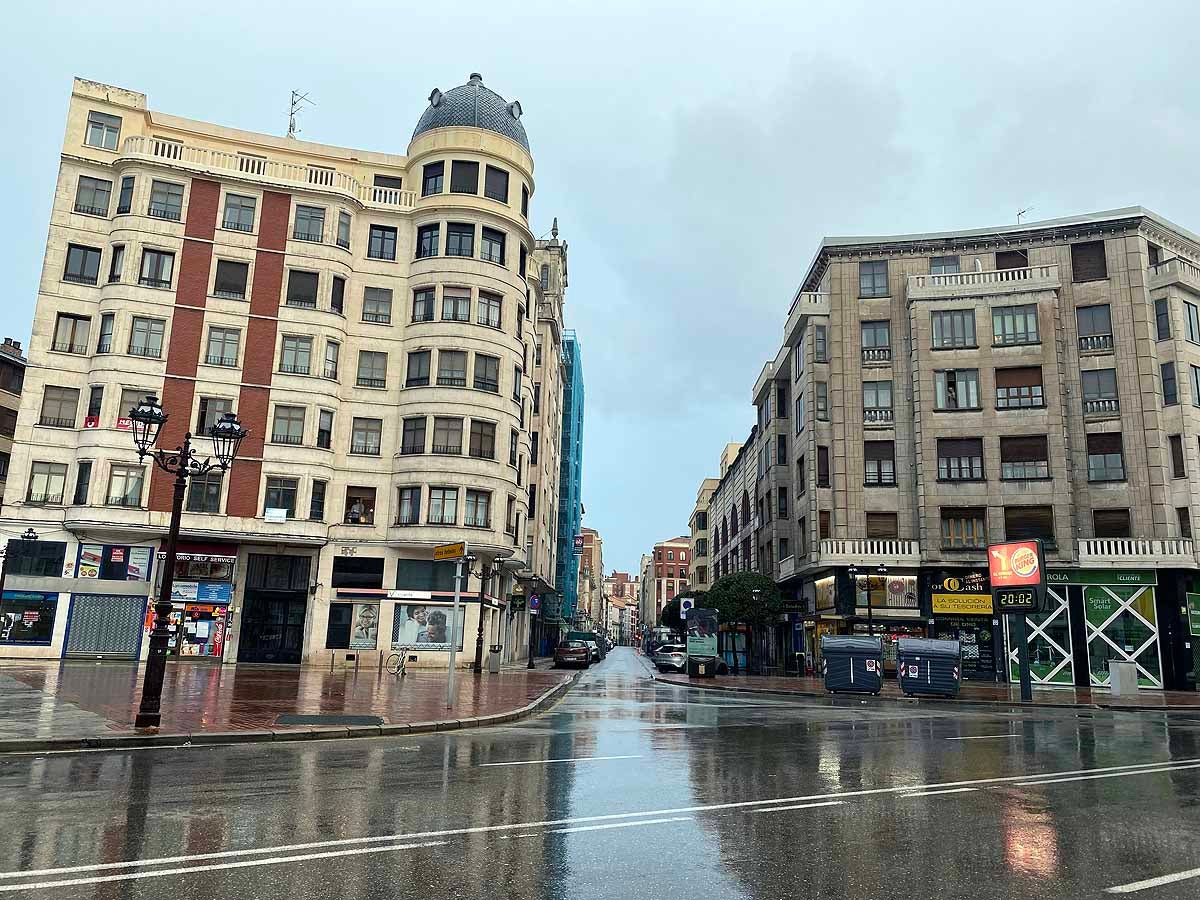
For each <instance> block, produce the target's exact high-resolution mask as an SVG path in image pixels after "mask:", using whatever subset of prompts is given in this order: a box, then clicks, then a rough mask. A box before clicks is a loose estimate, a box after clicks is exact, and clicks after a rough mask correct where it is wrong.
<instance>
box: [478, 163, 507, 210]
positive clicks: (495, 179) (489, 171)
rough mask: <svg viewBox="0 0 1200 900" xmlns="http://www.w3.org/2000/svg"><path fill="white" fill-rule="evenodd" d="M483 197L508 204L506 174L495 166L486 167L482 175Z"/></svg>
mask: <svg viewBox="0 0 1200 900" xmlns="http://www.w3.org/2000/svg"><path fill="white" fill-rule="evenodd" d="M483 196H485V197H491V198H492V199H493V200H499V201H500V202H501V203H507V202H508V173H507V172H505V171H504V170H503V169H497V168H496V167H495V166H488V167H487V168H486V169H485V170H484V173H483Z"/></svg>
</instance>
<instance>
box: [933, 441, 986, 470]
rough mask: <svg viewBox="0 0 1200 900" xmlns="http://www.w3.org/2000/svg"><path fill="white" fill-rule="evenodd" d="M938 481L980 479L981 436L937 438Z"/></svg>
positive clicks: (981, 460)
mask: <svg viewBox="0 0 1200 900" xmlns="http://www.w3.org/2000/svg"><path fill="white" fill-rule="evenodd" d="M937 459H938V480H939V481H982V480H983V438H939V439H938V442H937Z"/></svg>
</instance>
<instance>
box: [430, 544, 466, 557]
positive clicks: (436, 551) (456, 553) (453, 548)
mask: <svg viewBox="0 0 1200 900" xmlns="http://www.w3.org/2000/svg"><path fill="white" fill-rule="evenodd" d="M466 555H467V544H466V542H465V541H459V542H458V543H457V544H442V545H441V546H440V547H434V548H433V558H434V559H435V560H443V559H462V558H463V557H464V556H466Z"/></svg>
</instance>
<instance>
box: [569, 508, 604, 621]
mask: <svg viewBox="0 0 1200 900" xmlns="http://www.w3.org/2000/svg"><path fill="white" fill-rule="evenodd" d="M579 533H580V536H581V537H582V538H583V552H581V553H580V554H579V555H578V556H577V557H575V559H577V560H578V566H579V568H578V571H577V573H576V584H577V593H578V597H579V603H578V606H577V607H576V609H575V617H574V618H575V620H576V621H581V620H585V619H586V620H587V621H589V622H591V623H592V624H593V625H595V626H597V627H600V626H601V624H602V623H603V621H604V539H603V538H602V537H600V533H599V532H598V531H596V529H594V528H582V529H580V532H579Z"/></svg>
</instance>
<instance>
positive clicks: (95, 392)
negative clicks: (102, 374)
mask: <svg viewBox="0 0 1200 900" xmlns="http://www.w3.org/2000/svg"><path fill="white" fill-rule="evenodd" d="M103 407H104V385H102V384H93V385H92V386H91V388H90V390H89V391H88V405H87V417H88V418H89V419H99V418H100V413H101V411H102V409H103Z"/></svg>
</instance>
